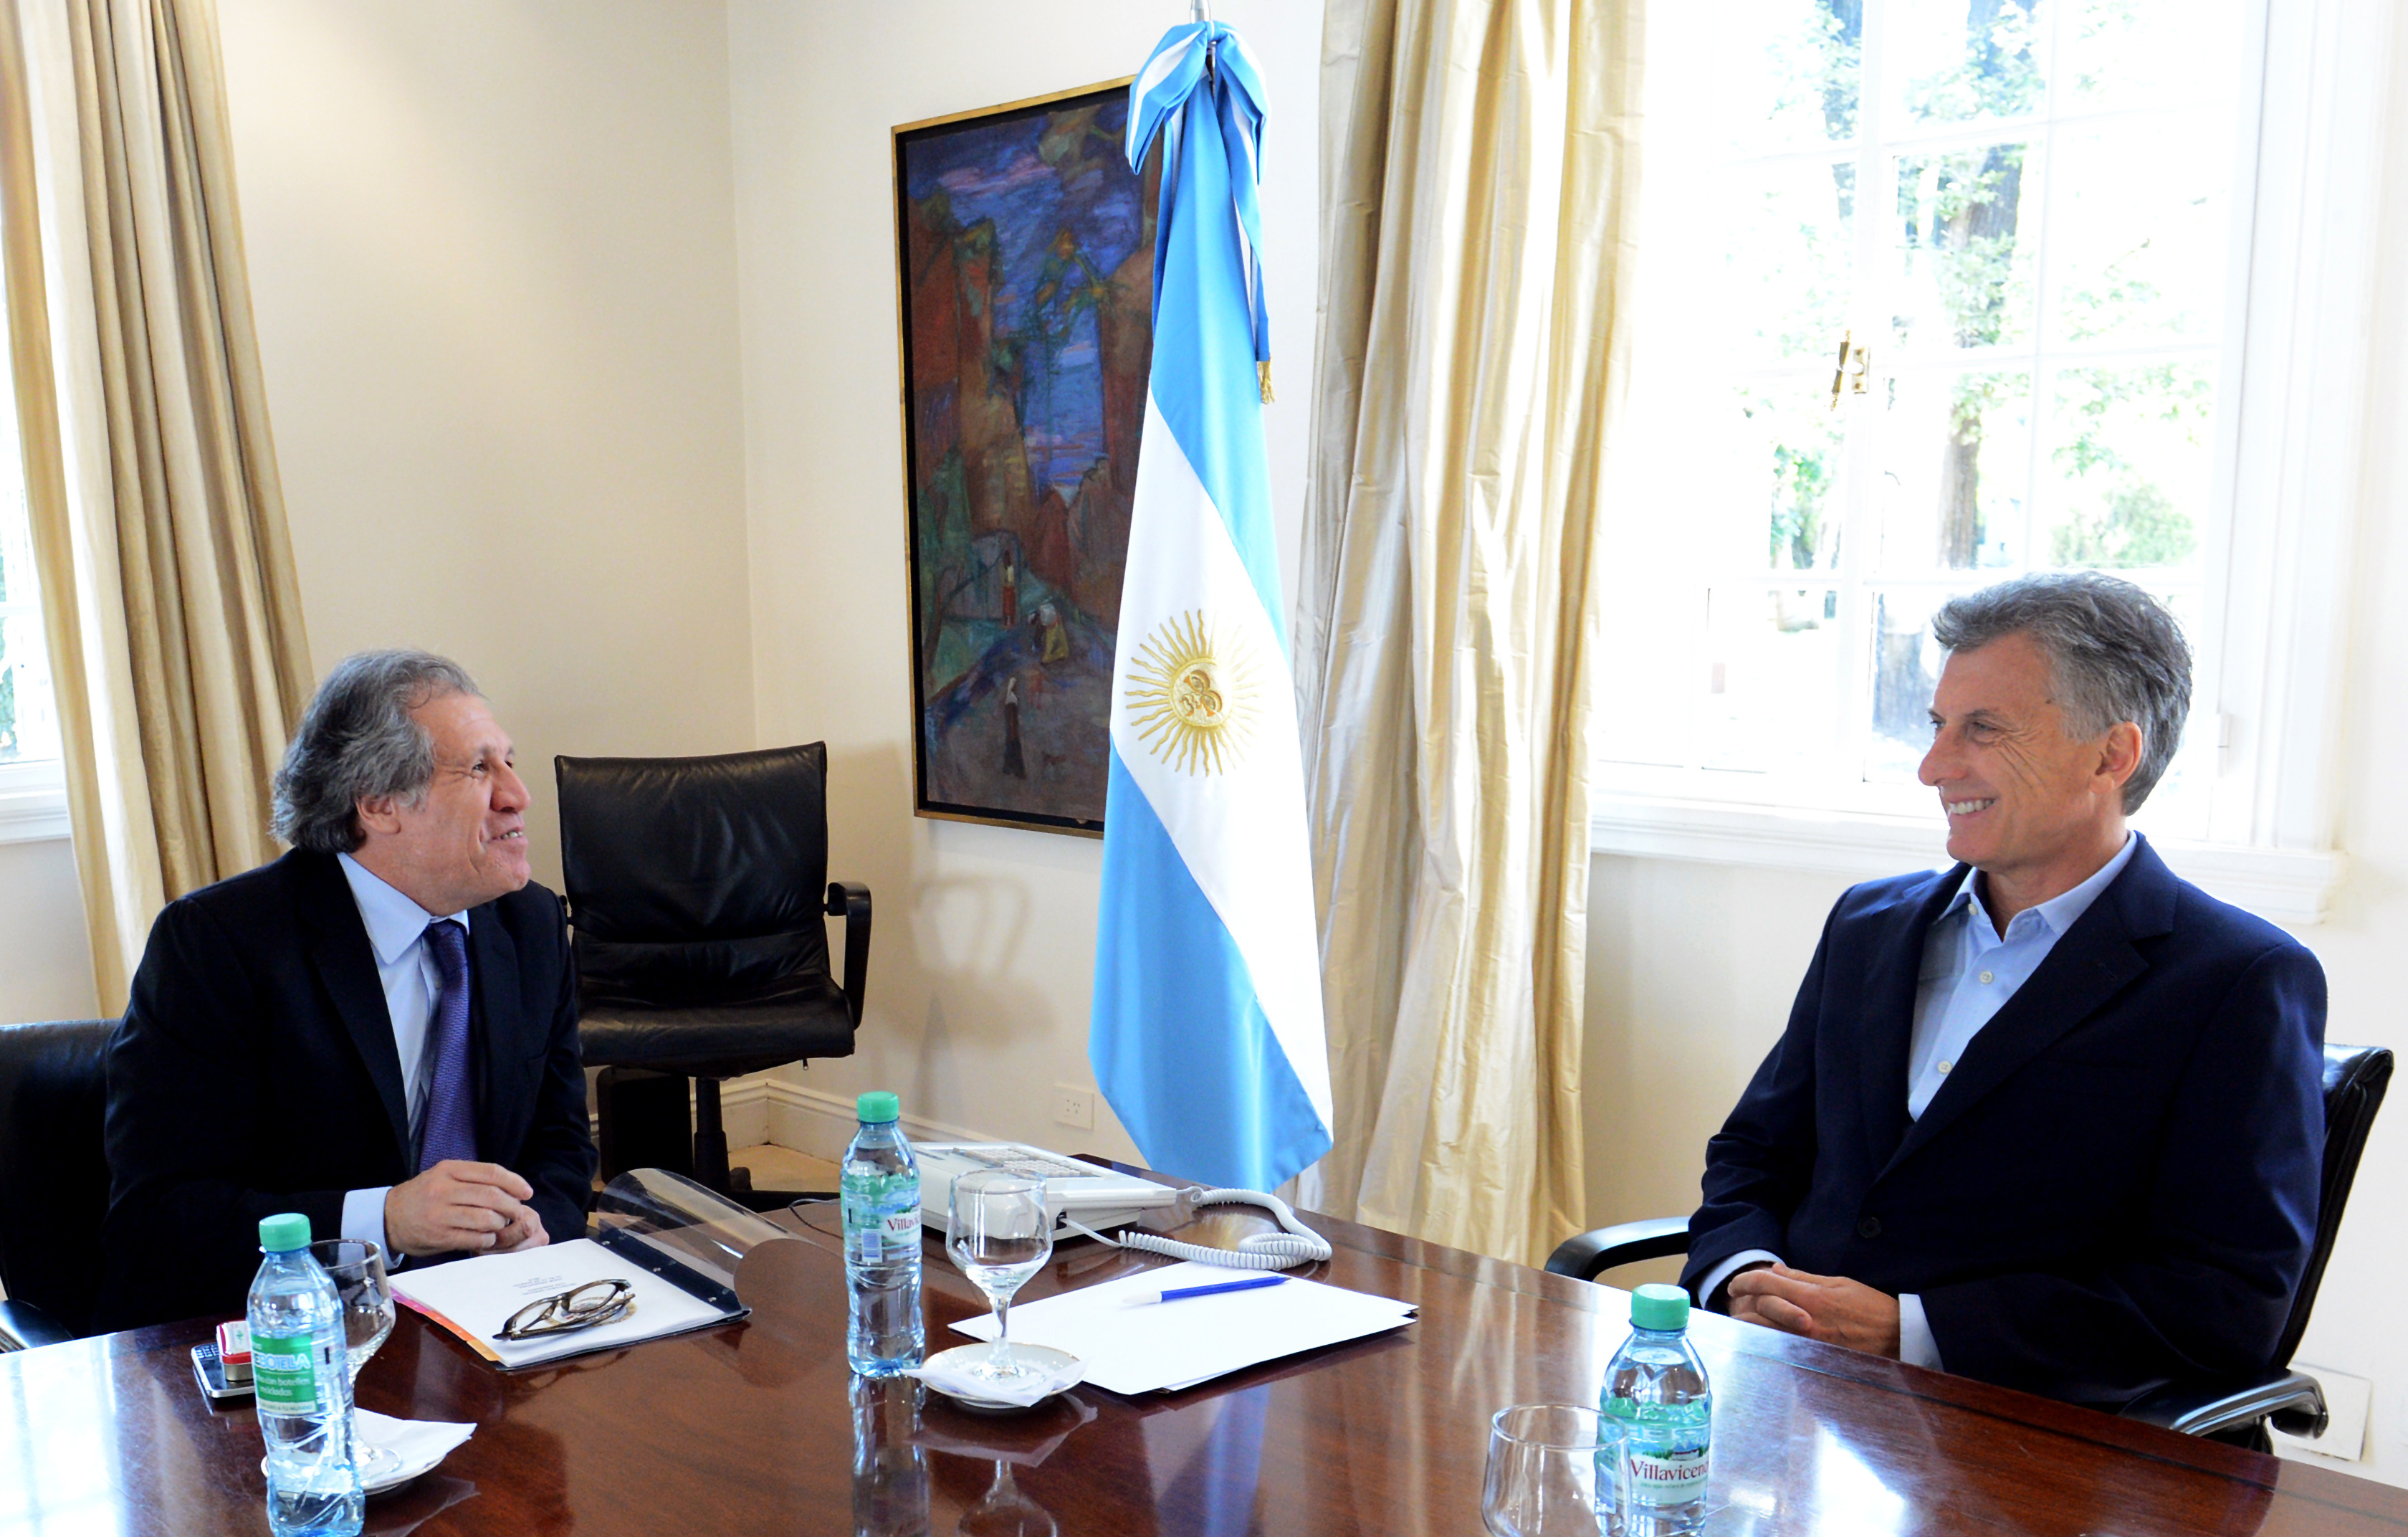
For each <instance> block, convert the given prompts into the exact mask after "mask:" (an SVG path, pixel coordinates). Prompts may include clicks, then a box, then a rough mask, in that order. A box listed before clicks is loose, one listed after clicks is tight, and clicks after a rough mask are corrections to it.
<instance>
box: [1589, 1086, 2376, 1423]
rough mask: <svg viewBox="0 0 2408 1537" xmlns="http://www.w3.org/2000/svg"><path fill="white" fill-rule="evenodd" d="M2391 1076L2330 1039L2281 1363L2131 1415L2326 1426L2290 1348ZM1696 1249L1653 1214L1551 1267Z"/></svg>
mask: <svg viewBox="0 0 2408 1537" xmlns="http://www.w3.org/2000/svg"><path fill="white" fill-rule="evenodd" d="M2390 1083H2391V1053H2390V1052H2389V1051H2387V1050H2386V1049H2385V1048H2384V1047H2381V1046H2335V1045H2328V1046H2326V1047H2325V1158H2324V1180H2323V1184H2322V1185H2321V1187H2320V1189H2319V1192H2318V1197H2319V1199H2318V1200H2317V1204H2316V1242H2315V1247H2314V1248H2313V1249H2311V1250H2309V1252H2308V1268H2307V1271H2306V1272H2305V1273H2303V1274H2302V1275H2301V1276H2300V1289H2299V1291H2298V1293H2297V1294H2295V1295H2294V1296H2293V1297H2292V1299H2291V1314H2290V1317H2289V1318H2288V1319H2287V1320H2286V1321H2285V1323H2284V1325H2283V1336H2282V1339H2281V1340H2280V1341H2279V1342H2277V1343H2276V1344H2275V1346H2274V1357H2273V1361H2272V1365H2270V1366H2269V1367H2268V1368H2267V1370H2266V1371H2265V1372H2262V1373H2260V1374H2259V1375H2258V1376H2257V1377H2255V1378H2253V1379H2249V1380H2246V1381H2242V1382H2233V1383H2226V1384H2218V1385H2214V1386H2203V1387H2202V1386H2193V1387H2182V1388H2166V1389H2162V1390H2160V1391H2158V1392H2156V1393H2153V1394H2150V1395H2149V1396H2148V1397H2147V1398H2144V1399H2143V1400H2141V1401H2139V1402H2137V1403H2133V1404H2129V1405H2128V1406H2126V1408H2125V1409H2124V1411H2123V1413H2124V1414H2125V1415H2127V1416H2128V1417H2130V1418H2133V1419H2143V1420H2147V1421H2148V1422H2149V1423H2150V1424H2152V1425H2162V1426H2165V1427H2166V1428H2167V1429H2173V1430H2180V1431H2183V1432H2184V1433H2185V1434H2187V1435H2198V1436H2214V1438H2215V1439H2217V1440H2218V1441H2229V1442H2232V1443H2233V1444H2238V1445H2243V1446H2254V1447H2256V1448H2257V1449H2258V1450H2260V1451H2264V1450H2266V1449H2268V1448H2269V1447H2270V1446H2271V1445H2272V1443H2271V1442H2270V1441H2269V1440H2268V1439H2267V1436H2266V1425H2267V1422H2268V1421H2269V1420H2271V1421H2272V1422H2273V1424H2274V1426H2275V1428H2276V1429H2280V1430H2282V1431H2283V1432H2284V1433H2285V1434H2286V1435H2298V1436H2317V1435H2322V1434H2323V1433H2324V1429H2325V1423H2326V1418H2327V1415H2326V1412H2325V1395H2324V1389H2323V1387H2321V1386H2318V1384H2317V1382H2316V1380H2315V1378H2314V1377H2311V1376H2309V1375H2308V1374H2307V1373H2305V1372H2294V1371H2292V1370H2291V1369H2290V1366H2291V1355H2292V1353H2293V1352H2294V1351H2296V1350H2298V1349H2299V1348H2300V1336H2301V1335H2303V1334H2305V1333H2306V1332H2307V1331H2308V1314H2310V1313H2311V1312H2313V1311H2314V1310H2315V1305H2316V1288H2317V1287H2318V1286H2322V1285H2323V1284H2324V1278H2325V1262H2326V1261H2327V1260H2328V1259H2330V1258H2331V1257H2332V1246H2333V1239H2334V1237H2335V1236H2336V1235H2337V1234H2339V1233H2340V1231H2341V1217H2342V1213H2343V1210H2344V1209H2345V1208H2346V1207H2347V1206H2348V1205H2349V1189H2350V1186H2351V1185H2353V1184H2355V1183H2356V1182H2357V1180H2358V1156H2359V1155H2361V1154H2363V1153H2364V1152H2365V1151H2366V1134H2367V1133H2368V1132H2369V1131H2370V1130H2372V1128H2373V1127H2374V1113H2375V1112H2376V1111H2378V1110H2380V1109H2382V1108H2383V1092H2384V1090H2385V1089H2386V1087H2388V1086H2389V1085H2390ZM1688 1252H1689V1219H1688V1218H1687V1217H1650V1218H1648V1219H1646V1220H1645V1221H1641V1222H1625V1223H1621V1224H1618V1225H1616V1226H1614V1227H1612V1228H1596V1229H1594V1230H1592V1231H1589V1232H1585V1233H1582V1234H1580V1235H1579V1236H1578V1237H1576V1238H1568V1239H1566V1240H1564V1242H1563V1243H1560V1244H1558V1245H1556V1248H1555V1253H1554V1254H1553V1255H1550V1256H1549V1257H1548V1258H1547V1269H1549V1270H1551V1271H1555V1273H1556V1274H1557V1275H1569V1276H1572V1277H1574V1278H1576V1279H1578V1280H1582V1281H1594V1280H1596V1279H1597V1278H1598V1276H1599V1275H1602V1274H1603V1273H1605V1272H1606V1271H1610V1270H1613V1268H1614V1267H1616V1266H1618V1265H1635V1264H1637V1263H1639V1262H1640V1261H1641V1260H1642V1259H1665V1258H1670V1257H1672V1256H1674V1255H1685V1254H1687V1253H1688Z"/></svg>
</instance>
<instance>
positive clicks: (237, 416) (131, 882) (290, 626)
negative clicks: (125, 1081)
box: [0, 0, 310, 1013]
mask: <svg viewBox="0 0 2408 1537" xmlns="http://www.w3.org/2000/svg"><path fill="white" fill-rule="evenodd" d="M0 4H6V5H7V6H8V7H9V9H10V12H11V14H10V15H9V16H8V18H7V21H8V22H9V23H10V24H8V25H7V26H6V27H5V28H0V34H5V37H0V48H6V49H7V50H9V51H10V53H11V58H10V60H9V61H8V65H7V74H8V76H9V77H10V78H12V79H15V80H16V81H17V82H19V87H20V89H19V90H18V92H17V93H16V94H15V96H14V98H13V103H12V110H13V112H14V113H15V118H14V121H12V122H9V123H8V124H7V129H8V130H9V131H8V132H7V134H6V139H7V150H6V151H5V153H6V155H7V170H8V173H9V175H8V189H9V193H8V200H7V215H8V217H7V224H6V229H5V237H6V241H7V246H6V255H7V270H8V276H9V295H8V296H9V312H8V318H9V333H10V337H11V338H12V344H13V345H12V348H11V352H12V365H13V369H14V373H13V377H14V381H15V383H16V387H17V395H18V400H19V405H20V429H21V433H22V437H23V438H24V441H25V463H26V467H27V470H28V475H27V485H26V490H27V501H28V505H29V508H30V510H31V512H32V518H33V527H34V544H35V559H36V567H37V569H38V572H39V576H40V582H41V591H42V608H43V619H44V622H45V630H46V633H47V636H48V639H49V641H50V661H51V675H52V679H53V682H54V683H55V684H56V687H57V691H58V712H59V724H60V730H61V737H62V740H63V745H64V749H65V759H66V769H67V804H68V812H69V817H70V821H71V823H72V825H73V827H74V831H75V843H76V863H77V868H78V870H79V874H80V875H81V878H82V882H83V897H84V907H85V912H86V916H87V919H88V922H89V924H90V926H91V930H92V951H93V972H94V980H95V983H96V984H97V986H98V989H99V994H100V1003H101V1007H102V1009H103V1010H105V1011H108V1012H111V1013H114V1012H116V1011H117V1010H120V1009H122V1007H123V1006H124V1001H125V990H126V984H127V983H128V981H129V980H130V978H131V976H132V973H133V969H134V966H135V964H136V961H138V960H139V958H140V956H141V952H142V944H143V941H144V938H145V936H146V935H147V933H148V932H149V929H150V920H151V918H152V917H153V916H154V915H155V914H156V913H157V912H158V910H159V908H160V907H161V906H162V905H163V904H164V903H165V902H166V901H167V900H169V899H170V898H175V897H179V896H181V895H182V894H183V893H185V892H188V891H191V890H193V888H195V887H198V886H202V885H206V884H208V883H210V882H212V881H215V880H218V879H220V878H222V877H223V876H227V875H231V874H234V873H236V872H237V871H240V870H244V869H250V868H251V867H252V866H254V865H257V864H259V863H261V862H262V861H264V860H265V859H267V858H268V857H269V856H270V855H273V854H274V853H275V846H274V844H273V842H272V841H271V840H270V839H269V837H268V834H267V813H268V798H267V797H268V781H269V777H270V776H271V774H272V773H273V772H274V770H275V767H276V763H277V760H278V759H279V757H280V756H281V754H282V753H283V749H284V741H285V733H286V730H287V728H288V726H289V725H290V724H291V722H292V720H293V718H294V715H295V714H296V713H297V711H299V709H300V707H301V705H302V704H304V703H305V702H306V701H307V699H308V689H309V682H310V678H309V667H308V643H307V641H306V639H305V638H304V636H303V633H302V627H301V608H300V600H299V593H298V589H297V587H296V584H295V582H294V571H293V556H292V550H291V545H290V541H289V540H288V539H287V537H286V534H285V526H284V504H283V494H282V492H281V490H280V489H279V485H278V483H277V477H276V454H275V449H274V445H273V443H272V442H271V440H270V438H269V436H268V426H267V404H266V396H265V391H264V389H263V388H262V385H261V381H260V373H259V356H258V349H257V345H256V342H255V338H254V336H253V332H252V324H251V296H250V282H249V279H248V278H247V276H246V275H245V269H244V261H243V251H242V231H241V226H240V223H239V220H238V218H237V216H236V199H235V181H234V166H233V163H232V160H231V158H230V150H229V145H228V135H227V127H226V112H225V102H224V99H223V94H222V88H221V83H220V82H221V79H222V74H223V69H222V65H221V62H220V59H219V55H218V41H217V20H216V16H215V13H214V12H213V10H212V9H211V7H210V6H209V4H208V0H0ZM29 188H30V189H31V196H30V197H28V196H27V195H25V194H26V193H27V190H28V189H29Z"/></svg>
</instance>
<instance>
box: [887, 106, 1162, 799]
mask: <svg viewBox="0 0 2408 1537" xmlns="http://www.w3.org/2000/svg"><path fill="white" fill-rule="evenodd" d="M1128 85H1129V79H1128V78H1127V77H1123V78H1122V79H1115V80H1106V81H1103V82H1100V83H1097V84H1094V85H1082V86H1074V87H1070V88H1068V89H1066V90H1061V91H1055V92H1050V93H1045V94H1043V95H1038V96H1029V97H1024V98H1022V99H1020V100H1017V101H1011V102H1006V103H1002V104H1000V105H997V106H993V107H984V108H971V109H968V110H966V111H960V112H953V113H948V114H945V115H944V116H941V117H935V118H925V119H922V120H920V121H918V122H907V123H901V124H897V125H896V127H894V128H893V129H892V130H891V131H890V137H889V143H890V149H891V153H892V167H891V169H892V174H893V178H894V188H895V222H896V223H895V240H896V252H895V274H896V331H897V348H896V354H897V370H898V375H899V378H898V405H899V408H900V414H901V417H902V427H903V473H904V491H905V508H904V511H905V522H906V531H907V540H906V543H907V557H908V558H907V562H906V567H907V589H906V596H907V602H908V605H909V608H910V618H911V623H910V647H911V652H910V666H911V712H912V721H911V727H912V728H911V741H912V795H913V808H912V809H913V812H914V814H915V815H917V816H920V817H924V818H927V819H930V820H935V821H950V822H970V823H983V824H986V825H989V826H1011V827H1021V828H1026V829H1030V830H1035V831H1041V832H1055V833H1067V834H1069V835H1072V836H1076V837H1086V838H1100V837H1102V836H1103V816H1104V805H1103V802H1104V788H1105V782H1106V781H1107V779H1108V777H1109V772H1108V770H1109V763H1110V757H1111V726H1110V705H1111V654H1112V650H1113V647H1114V646H1115V645H1116V643H1117V625H1118V610H1119V598H1120V581H1121V571H1122V567H1123V565H1124V564H1125V556H1126V550H1127V520H1128V512H1129V506H1130V503H1131V502H1132V500H1133V495H1134V490H1135V483H1136V472H1137V450H1138V439H1139V437H1140V435H1141V431H1142V426H1143V412H1144V401H1145V375H1146V371H1147V367H1148V366H1149V365H1150V361H1151V357H1152V351H1153V311H1152V300H1153V293H1152V289H1153V262H1154V249H1153V248H1154V216H1155V211H1156V210H1155V198H1156V194H1157V190H1158V185H1159V181H1158V179H1159V174H1160V171H1159V166H1160V158H1161V157H1160V151H1158V150H1157V151H1155V152H1154V154H1153V155H1151V156H1149V158H1148V161H1147V163H1146V165H1145V166H1144V167H1143V168H1142V169H1141V170H1140V171H1137V172H1132V171H1131V170H1130V169H1129V168H1128V165H1127V163H1126V160H1125V156H1124V153H1123V151H1122V150H1121V148H1120V145H1121V142H1122V140H1123V137H1124V135H1125V122H1126V112H1127V91H1128ZM1140 332H1141V337H1140Z"/></svg>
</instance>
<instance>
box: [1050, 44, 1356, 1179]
mask: <svg viewBox="0 0 2408 1537" xmlns="http://www.w3.org/2000/svg"><path fill="white" fill-rule="evenodd" d="M1261 102H1262V87H1261V83H1260V79H1259V78H1258V77H1257V75H1256V74H1255V71H1254V62H1253V60H1252V59H1250V58H1249V57H1248V56H1247V53H1246V49H1245V45H1244V44H1243V43H1241V42H1240V41H1239V40H1238V36H1237V34H1236V33H1234V32H1232V31H1231V30H1230V29H1229V28H1227V27H1226V26H1223V25H1220V24H1217V23H1214V22H1197V23H1195V24H1193V25H1189V26H1182V27H1173V28H1172V29H1171V30H1170V31H1169V32H1168V34H1166V35H1165V36H1164V37H1163V39H1162V41H1161V43H1160V44H1159V45H1157V46H1156V47H1155V49H1154V56H1153V57H1152V58H1150V59H1148V60H1147V61H1146V64H1145V68H1144V69H1143V70H1141V71H1140V72H1139V75H1138V77H1137V80H1136V82H1135V83H1134V84H1133V85H1132V86H1131V87H1130V88H1129V117H1128V157H1129V164H1130V165H1133V166H1136V165H1142V163H1143V161H1144V159H1145V155H1146V151H1147V150H1148V149H1149V148H1150V147H1151V145H1152V144H1153V142H1154V139H1155V138H1156V137H1157V136H1159V137H1160V138H1161V139H1162V143H1163V163H1162V205H1161V212H1160V217H1159V219H1158V221H1157V223H1156V227H1155V233H1154V369H1153V375H1152V378H1151V379H1150V380H1149V381H1148V385H1147V391H1146V402H1145V436H1144V438H1143V439H1142V441H1141V445H1140V450H1139V454H1138V470H1137V492H1136V497H1135V503H1134V506H1133V508H1132V510H1131V513H1130V519H1129V547H1128V564H1127V567H1126V575H1125V578H1124V580H1123V585H1122V589H1121V619H1120V643H1119V646H1118V648H1117V653H1116V654H1115V657H1114V660H1113V664H1112V710H1111V739H1112V761H1111V789H1110V792H1109V794H1108V796H1107V798H1106V800H1105V804H1104V881H1103V911H1102V914H1101V918H1100V920H1099V922H1098V924H1097V935H1096V1002H1095V1013H1094V1018H1093V1023H1092V1026H1091V1029H1090V1033H1089V1036H1088V1041H1087V1055H1088V1056H1089V1058H1090V1060H1092V1061H1093V1062H1094V1064H1095V1069H1096V1079H1097V1083H1099V1084H1100V1085H1102V1086H1103V1091H1104V1098H1105V1099H1108V1100H1110V1101H1111V1107H1112V1109H1113V1111H1114V1112H1115V1113H1117V1114H1118V1115H1119V1116H1120V1118H1121V1122H1122V1124H1123V1125H1125V1126H1126V1127H1127V1128H1128V1129H1129V1134H1130V1135H1131V1136H1132V1137H1134V1138H1136V1139H1137V1144H1138V1147H1139V1148H1140V1151H1142V1152H1143V1153H1144V1155H1145V1157H1146V1161H1147V1162H1149V1163H1151V1164H1153V1165H1154V1167H1155V1168H1157V1169H1161V1170H1164V1171H1168V1172H1172V1173H1176V1174H1180V1175H1183V1176H1185V1177H1187V1178H1190V1179H1197V1180H1204V1181H1207V1182H1209V1183H1211V1184H1213V1185H1236V1186H1240V1187H1244V1188H1249V1189H1255V1190H1268V1189H1269V1188H1271V1187H1272V1186H1273V1185H1278V1184H1280V1183H1282V1182H1283V1181H1284V1180H1286V1179H1288V1178H1290V1177H1291V1176H1293V1175H1295V1174H1296V1173H1297V1172H1298V1171H1301V1170H1303V1169H1304V1168H1305V1167H1306V1166H1307V1165H1309V1164H1311V1163H1312V1162H1313V1160H1315V1159H1316V1158H1319V1157H1320V1156H1322V1155H1323V1154H1324V1153H1326V1152H1327V1151H1328V1150H1329V1129H1330V1109H1329V1057H1328V1050H1327V1047H1326V1044H1325V1041H1324V1038H1323V1034H1322V1022H1321V955H1320V944H1319V939H1318V933H1319V929H1318V926H1317V924H1316V922H1315V920H1314V916H1313V905H1312V859H1311V856H1310V855H1309V854H1308V852H1307V849H1306V844H1305V820H1304V766H1303V759H1302V756H1301V754H1299V753H1298V751H1297V725H1296V685H1295V682H1294V681H1293V678H1292V676H1291V674H1290V672H1289V670H1288V658H1287V636H1286V627H1285V625H1283V624H1282V623H1281V619H1280V613H1281V609H1282V605H1281V602H1280V582H1279V562H1278V553H1277V547H1276V544H1275V541H1274V537H1273V533H1272V526H1271V502H1270V485H1269V478H1270V477H1269V463H1268V461H1267V460H1266V458H1265V456H1264V452H1263V422H1262V401H1263V396H1264V395H1266V394H1268V384H1267V382H1266V381H1267V380H1268V371H1267V370H1265V371H1264V372H1262V373H1259V374H1258V372H1257V365H1260V364H1267V363H1268V360H1269V355H1270V351H1269V334H1268V331H1267V328H1266V325H1265V322H1264V311H1263V284H1262V263H1261V260H1260V257H1259V256H1258V254H1257V252H1258V251H1259V250H1260V247H1261V231H1262V224H1261V219H1260V216H1259V214H1258V213H1257V211H1256V204H1255V183H1256V181H1257V180H1258V178H1259V176H1260V165H1259V161H1258V158H1257V157H1258V155H1259V151H1260V147H1261V142H1262V122H1263V114H1262V107H1261Z"/></svg>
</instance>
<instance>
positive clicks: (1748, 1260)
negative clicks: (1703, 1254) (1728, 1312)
mask: <svg viewBox="0 0 2408 1537" xmlns="http://www.w3.org/2000/svg"><path fill="white" fill-rule="evenodd" d="M1780 1263H1781V1257H1780V1256H1779V1255H1777V1254H1774V1253H1773V1252H1772V1251H1771V1250H1770V1249H1742V1250H1741V1251H1740V1252H1739V1253H1737V1254H1735V1255H1733V1256H1731V1257H1729V1258H1728V1259H1726V1260H1724V1261H1723V1262H1722V1263H1721V1264H1719V1265H1716V1266H1715V1267H1714V1268H1713V1270H1711V1271H1707V1272H1706V1278H1705V1279H1704V1280H1703V1281H1700V1282H1699V1283H1698V1306H1699V1307H1701V1308H1703V1307H1711V1306H1713V1296H1714V1293H1715V1292H1717V1291H1719V1290H1721V1289H1722V1285H1723V1283H1724V1282H1726V1281H1727V1280H1729V1279H1730V1278H1731V1277H1732V1276H1733V1275H1736V1274H1737V1273H1739V1270H1740V1268H1741V1267H1742V1266H1743V1265H1778V1264H1780Z"/></svg>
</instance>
